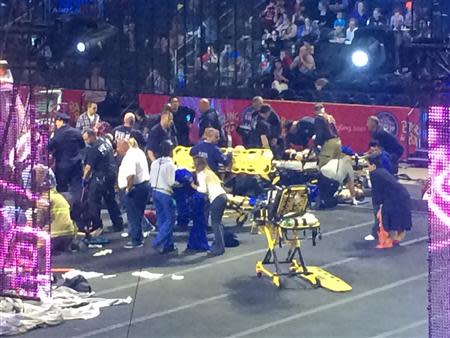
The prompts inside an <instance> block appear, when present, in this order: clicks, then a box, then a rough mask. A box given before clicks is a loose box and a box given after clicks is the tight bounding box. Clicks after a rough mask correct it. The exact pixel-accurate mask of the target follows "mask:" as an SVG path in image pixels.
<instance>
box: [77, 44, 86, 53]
mask: <svg viewBox="0 0 450 338" xmlns="http://www.w3.org/2000/svg"><path fill="white" fill-rule="evenodd" d="M77 51H79V52H80V53H84V52H85V51H86V44H85V43H84V42H81V41H80V42H78V43H77Z"/></svg>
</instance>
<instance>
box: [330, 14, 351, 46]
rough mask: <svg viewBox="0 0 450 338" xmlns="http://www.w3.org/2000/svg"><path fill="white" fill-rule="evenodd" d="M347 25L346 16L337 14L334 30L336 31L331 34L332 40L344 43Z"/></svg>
mask: <svg viewBox="0 0 450 338" xmlns="http://www.w3.org/2000/svg"><path fill="white" fill-rule="evenodd" d="M346 25H347V22H346V20H345V19H344V14H343V13H342V12H338V13H337V14H336V20H334V24H333V28H334V30H333V31H332V32H331V33H330V37H331V38H332V39H337V40H336V41H335V42H344V39H345V26H346Z"/></svg>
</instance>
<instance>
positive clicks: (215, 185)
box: [192, 156, 227, 256]
mask: <svg viewBox="0 0 450 338" xmlns="http://www.w3.org/2000/svg"><path fill="white" fill-rule="evenodd" d="M194 166H195V171H196V173H197V182H198V186H197V185H195V184H194V183H193V184H192V187H193V188H194V189H196V190H197V191H198V192H200V193H203V194H206V195H207V196H208V199H209V202H210V208H209V211H210V214H211V227H212V229H213V231H214V242H213V243H212V245H211V250H210V251H209V253H210V254H212V255H214V256H219V255H223V254H224V252H225V241H224V227H223V224H222V217H223V213H224V211H225V207H226V206H227V194H226V192H225V190H224V189H223V187H222V182H221V181H220V179H219V177H217V175H216V174H215V173H214V172H213V171H212V170H211V169H210V168H209V167H208V162H207V160H206V159H205V158H203V157H200V156H196V157H194Z"/></svg>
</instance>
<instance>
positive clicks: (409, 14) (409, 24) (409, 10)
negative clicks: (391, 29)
mask: <svg viewBox="0 0 450 338" xmlns="http://www.w3.org/2000/svg"><path fill="white" fill-rule="evenodd" d="M405 8H406V13H405V26H406V27H407V28H411V27H412V19H413V15H412V1H407V2H406V3H405Z"/></svg>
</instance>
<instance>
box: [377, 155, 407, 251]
mask: <svg viewBox="0 0 450 338" xmlns="http://www.w3.org/2000/svg"><path fill="white" fill-rule="evenodd" d="M368 160H369V167H368V169H369V172H370V180H371V182H372V201H373V204H374V205H380V210H379V211H378V215H377V217H378V219H379V221H380V226H379V230H378V245H377V248H378V249H387V248H392V247H393V246H394V245H397V244H399V243H400V241H402V240H403V239H404V238H405V234H406V231H409V230H411V227H412V219H411V198H410V195H409V193H408V191H407V190H406V188H405V187H404V186H403V185H401V184H400V183H399V182H398V181H397V180H396V178H395V177H394V176H393V175H392V174H390V173H389V172H388V171H387V170H386V169H384V168H383V166H382V163H381V158H380V155H379V154H372V155H370V156H369V158H368Z"/></svg>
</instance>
